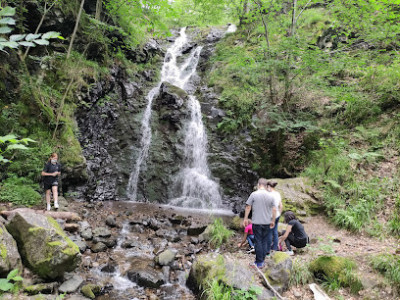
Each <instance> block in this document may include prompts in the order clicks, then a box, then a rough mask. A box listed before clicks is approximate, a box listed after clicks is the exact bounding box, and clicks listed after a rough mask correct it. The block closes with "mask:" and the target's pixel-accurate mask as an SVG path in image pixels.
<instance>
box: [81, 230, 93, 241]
mask: <svg viewBox="0 0 400 300" xmlns="http://www.w3.org/2000/svg"><path fill="white" fill-rule="evenodd" d="M81 237H82V238H84V239H85V240H86V241H88V240H91V239H92V238H93V233H92V229H91V228H86V229H84V230H83V231H81Z"/></svg>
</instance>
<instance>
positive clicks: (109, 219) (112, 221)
mask: <svg viewBox="0 0 400 300" xmlns="http://www.w3.org/2000/svg"><path fill="white" fill-rule="evenodd" d="M106 224H107V225H108V226H110V227H115V226H117V220H116V219H115V217H114V216H107V218H106Z"/></svg>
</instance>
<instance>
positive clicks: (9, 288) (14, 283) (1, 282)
mask: <svg viewBox="0 0 400 300" xmlns="http://www.w3.org/2000/svg"><path fill="white" fill-rule="evenodd" d="M18 274H19V271H18V269H14V270H12V271H10V273H8V275H7V278H0V295H1V294H2V293H3V292H11V293H14V292H18V290H19V289H20V288H21V282H22V280H23V278H22V277H21V276H19V275H18Z"/></svg>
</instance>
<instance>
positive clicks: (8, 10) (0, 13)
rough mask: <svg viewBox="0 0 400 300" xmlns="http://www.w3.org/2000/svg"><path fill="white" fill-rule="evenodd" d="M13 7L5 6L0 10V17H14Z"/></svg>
mask: <svg viewBox="0 0 400 300" xmlns="http://www.w3.org/2000/svg"><path fill="white" fill-rule="evenodd" d="M15 12H16V10H15V7H11V6H6V7H4V8H3V9H2V10H0V17H12V16H14V15H15Z"/></svg>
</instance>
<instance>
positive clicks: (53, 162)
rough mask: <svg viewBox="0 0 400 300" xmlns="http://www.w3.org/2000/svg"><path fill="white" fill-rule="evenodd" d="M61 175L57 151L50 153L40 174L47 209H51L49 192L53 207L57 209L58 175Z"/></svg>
mask: <svg viewBox="0 0 400 300" xmlns="http://www.w3.org/2000/svg"><path fill="white" fill-rule="evenodd" d="M60 175H61V165H60V164H59V163H58V155H57V153H53V154H51V156H50V158H49V160H48V161H47V163H46V164H45V165H44V168H43V171H42V176H43V185H44V190H45V192H46V202H47V210H50V209H51V205H50V193H51V192H52V193H53V200H54V208H56V209H58V208H59V205H58V177H59V176H60Z"/></svg>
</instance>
